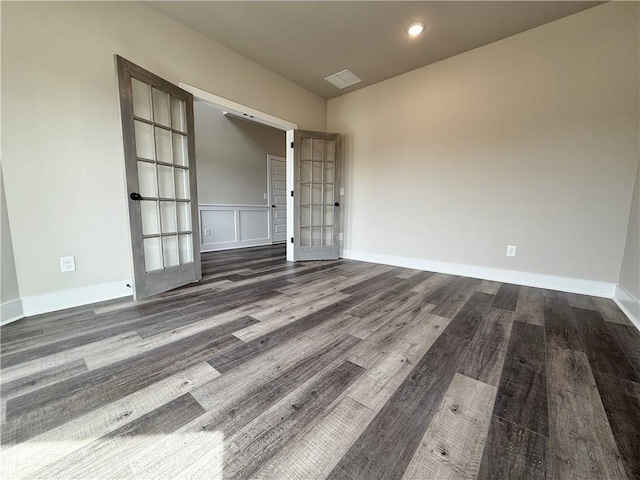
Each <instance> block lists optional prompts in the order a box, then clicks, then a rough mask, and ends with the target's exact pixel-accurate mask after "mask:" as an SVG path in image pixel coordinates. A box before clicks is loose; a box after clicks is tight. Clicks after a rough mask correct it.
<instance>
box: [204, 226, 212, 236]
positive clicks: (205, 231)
mask: <svg viewBox="0 0 640 480" xmlns="http://www.w3.org/2000/svg"><path fill="white" fill-rule="evenodd" d="M210 235H211V230H209V229H208V228H205V229H204V236H205V237H208V236H210Z"/></svg>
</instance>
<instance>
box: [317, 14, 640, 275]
mask: <svg viewBox="0 0 640 480" xmlns="http://www.w3.org/2000/svg"><path fill="white" fill-rule="evenodd" d="M638 29H639V27H638V4H636V3H630V2H629V3H626V2H625V3H618V2H614V3H609V4H605V5H603V6H598V7H595V8H592V9H590V10H587V11H585V12H583V13H580V14H577V15H573V16H570V17H567V18H565V19H562V20H559V21H556V22H553V23H550V24H547V25H545V26H542V27H539V28H536V29H533V30H530V31H528V32H525V33H522V34H519V35H516V36H513V37H510V38H508V39H505V40H503V41H499V42H496V43H493V44H490V45H487V46H485V47H482V48H478V49H476V50H473V51H471V52H468V53H465V54H462V55H458V56H456V57H453V58H451V59H448V60H445V61H442V62H439V63H436V64H434V65H431V66H428V67H424V68H421V69H419V70H415V71H413V72H410V73H407V74H404V75H401V76H399V77H396V78H393V79H391V80H388V81H385V82H382V83H379V84H377V85H373V86H371V87H368V88H365V89H362V90H359V91H356V92H354V93H351V94H347V95H344V96H342V97H338V98H336V99H333V100H330V101H329V102H328V119H327V122H328V129H329V130H330V131H336V132H341V133H343V134H344V144H345V147H344V151H345V156H346V171H345V175H346V184H345V186H346V194H347V196H346V199H345V207H346V208H345V211H346V219H345V244H344V248H345V249H346V250H350V251H356V252H366V253H376V254H386V255H397V256H405V257H414V258H418V259H428V260H433V261H441V262H451V263H457V264H466V265H477V266H483V267H493V268H503V269H511V270H515V271H526V272H536V273H542V274H547V275H556V276H562V277H572V278H580V279H588V280H597V281H602V282H611V283H615V282H617V280H618V275H619V272H620V266H621V262H622V252H623V250H624V243H625V235H626V226H627V220H628V214H629V204H630V202H631V195H632V191H633V182H634V179H635V173H636V171H635V168H636V164H637V159H638V144H639V123H638V118H639V111H638V108H639V107H638V105H639V95H638V88H639V78H638V70H639V65H638V57H639V51H638V50H639V45H638V31H639V30H638ZM427 35H428V32H427ZM507 244H513V245H517V247H518V255H517V257H515V258H507V257H505V249H506V245H507Z"/></svg>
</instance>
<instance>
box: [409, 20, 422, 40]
mask: <svg viewBox="0 0 640 480" xmlns="http://www.w3.org/2000/svg"><path fill="white" fill-rule="evenodd" d="M422 32H424V23H422V22H416V23H412V24H411V25H409V26H408V27H407V34H408V35H409V36H410V37H417V36H418V35H420V34H421V33H422Z"/></svg>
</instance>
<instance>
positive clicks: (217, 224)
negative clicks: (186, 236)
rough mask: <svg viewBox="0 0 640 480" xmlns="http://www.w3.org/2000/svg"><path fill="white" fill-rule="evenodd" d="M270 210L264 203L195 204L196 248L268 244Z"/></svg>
mask: <svg viewBox="0 0 640 480" xmlns="http://www.w3.org/2000/svg"><path fill="white" fill-rule="evenodd" d="M270 210H271V209H270V208H269V206H267V205H198V213H199V215H198V217H199V221H200V250H201V251H203V252H212V251H214V250H227V249H230V248H242V247H253V246H257V245H268V244H270V243H271V235H270V234H269V232H270V229H269V221H270V219H269V215H270V214H271V212H270Z"/></svg>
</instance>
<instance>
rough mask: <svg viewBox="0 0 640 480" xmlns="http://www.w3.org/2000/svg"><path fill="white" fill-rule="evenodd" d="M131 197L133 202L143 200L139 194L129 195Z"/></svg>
mask: <svg viewBox="0 0 640 480" xmlns="http://www.w3.org/2000/svg"><path fill="white" fill-rule="evenodd" d="M129 197H130V198H131V200H136V201H139V200H142V195H140V194H139V193H137V192H133V193H132V194H131V195H129Z"/></svg>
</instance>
